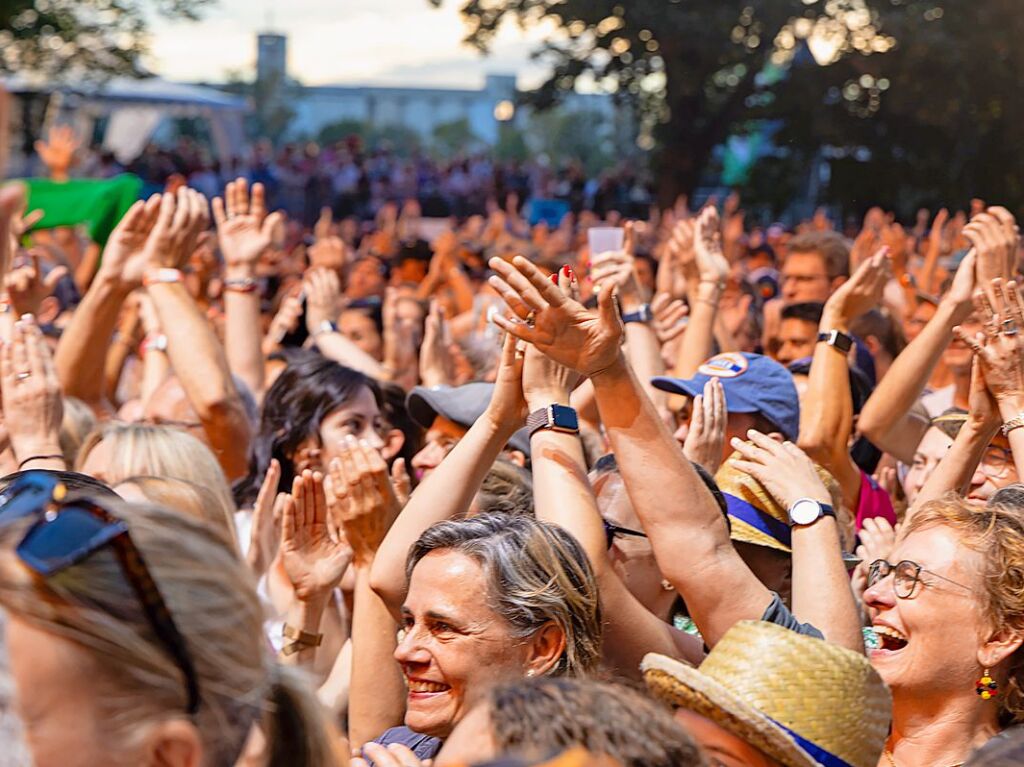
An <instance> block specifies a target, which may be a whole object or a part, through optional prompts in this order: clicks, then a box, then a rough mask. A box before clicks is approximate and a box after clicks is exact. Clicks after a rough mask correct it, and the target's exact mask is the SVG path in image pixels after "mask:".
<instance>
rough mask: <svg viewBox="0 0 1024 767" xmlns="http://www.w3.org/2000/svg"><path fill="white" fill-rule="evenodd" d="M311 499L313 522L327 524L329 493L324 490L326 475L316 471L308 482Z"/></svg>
mask: <svg viewBox="0 0 1024 767" xmlns="http://www.w3.org/2000/svg"><path fill="white" fill-rule="evenodd" d="M307 487H308V488H309V499H310V502H311V504H312V507H313V514H312V519H313V524H315V525H326V524H327V495H326V493H325V492H324V475H323V474H321V473H320V472H319V471H314V472H313V476H312V477H311V481H310V482H308V483H307Z"/></svg>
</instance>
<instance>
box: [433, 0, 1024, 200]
mask: <svg viewBox="0 0 1024 767" xmlns="http://www.w3.org/2000/svg"><path fill="white" fill-rule="evenodd" d="M430 1H431V2H433V3H434V4H438V0H430ZM1018 4H1019V3H1018V2H1015V0H984V2H978V1H977V0H744V1H743V2H737V3H732V2H727V1H723V0H629V1H628V2H626V0H467V2H465V3H464V4H463V6H462V8H461V12H462V16H463V19H464V21H465V23H466V29H467V33H466V41H467V42H468V43H470V44H472V45H474V46H476V47H477V48H479V49H480V50H481V51H486V50H487V49H488V47H489V45H490V44H491V42H492V41H493V38H494V35H495V34H496V32H497V30H498V29H499V27H500V26H501V24H502V23H504V22H506V21H514V22H517V23H520V24H524V25H530V24H537V23H541V22H542V21H546V22H553V23H554V24H555V25H556V26H557V28H558V30H559V32H558V34H555V35H552V36H551V37H550V39H548V40H547V41H546V42H545V43H544V44H543V45H542V46H541V47H540V48H539V50H537V51H536V52H535V55H536V57H538V58H539V59H541V60H543V61H546V62H548V63H549V64H550V65H551V75H550V77H549V78H548V80H547V82H546V83H545V84H544V85H543V86H542V87H541V88H540V89H539V91H537V92H536V93H534V94H530V99H531V100H532V101H533V102H535V103H537V104H538V105H541V106H544V105H548V104H552V103H554V102H555V101H557V100H558V98H559V97H560V96H561V95H562V94H564V93H565V92H567V91H569V90H571V89H573V88H575V87H577V86H578V85H580V84H584V83H585V84H587V85H588V86H589V87H597V88H600V89H604V90H606V91H608V92H610V93H612V94H613V95H614V97H615V98H616V99H618V100H619V101H620V102H621V103H622V104H623V106H629V107H630V108H632V109H634V110H635V111H636V114H637V118H638V121H639V127H640V131H639V133H640V135H639V138H638V141H639V142H640V144H641V146H643V147H645V148H651V149H653V150H654V161H653V163H652V167H653V168H655V169H656V171H657V183H658V192H659V198H660V199H661V200H662V202H666V203H667V202H669V201H671V200H672V199H674V197H675V196H676V195H677V194H679V193H688V192H690V191H692V190H693V189H694V188H695V187H696V186H697V185H698V183H699V182H700V180H701V177H702V174H703V173H704V172H705V170H706V169H707V167H708V165H709V162H710V161H711V158H712V156H713V152H714V150H715V148H716V147H717V146H720V145H721V144H722V143H723V142H724V141H725V140H726V139H727V138H728V137H729V136H731V135H734V134H736V133H742V132H744V131H749V130H751V129H752V124H755V121H764V120H772V119H775V120H778V121H779V122H780V123H781V126H782V127H781V130H780V131H779V132H778V133H777V135H776V136H775V141H776V144H777V145H778V146H781V147H783V150H784V151H783V152H781V153H776V155H775V156H773V157H772V158H769V160H770V161H769V162H768V165H769V166H773V167H774V168H775V169H776V170H778V169H779V166H780V164H781V165H782V166H786V164H787V161H789V162H806V161H807V159H808V158H810V157H813V156H814V155H815V154H816V153H817V152H820V151H821V150H822V149H823V148H827V149H828V151H829V152H830V153H831V155H834V156H835V158H836V159H835V162H833V163H832V164H833V165H834V167H835V170H836V175H835V177H834V178H833V183H832V184H831V185H830V186H829V190H830V191H831V192H832V193H835V192H837V191H838V190H842V191H844V192H850V191H853V190H855V189H856V185H857V184H865V183H867V184H876V185H877V184H879V183H883V179H884V183H891V184H893V185H894V186H892V187H890V188H889V189H888V190H886V191H887V193H890V194H891V196H892V197H893V198H897V197H899V198H900V201H902V202H905V203H907V204H910V200H911V199H912V198H922V199H923V198H926V197H929V196H939V195H942V194H950V193H952V192H953V190H958V191H959V192H960V194H961V195H962V194H963V193H964V191H965V189H967V188H971V189H978V190H979V192H980V191H981V188H984V189H991V190H992V191H991V194H994V195H995V194H998V195H1001V196H1003V197H1004V198H1012V199H1015V200H1018V201H1019V200H1022V199H1024V195H1022V191H1021V190H1020V189H1019V188H1017V187H1018V183H1017V181H1016V178H1018V177H1019V175H1020V174H1019V173H1017V172H1016V169H1015V170H1014V172H1013V173H1008V172H1007V168H1006V166H1005V164H1002V163H1000V162H999V161H998V160H996V161H994V162H993V158H994V157H996V156H997V155H999V156H1001V155H1002V154H1003V153H1005V152H1006V150H1007V148H1008V147H1010V146H1013V147H1016V146H1017V145H1018V144H1019V143H1020V141H1019V139H1017V138H1016V136H1015V135H1014V131H1013V129H1012V127H1011V126H1013V127H1015V125H1016V124H1017V123H1018V121H1017V120H1016V119H1013V118H1014V117H1015V116H1016V115H1017V113H1018V112H1020V110H1021V109H1024V107H1022V106H1021V104H1020V99H1019V98H1018V97H1019V96H1020V95H1021V85H1020V84H1019V81H1018V80H1017V75H1016V73H1017V72H1019V71H1021V67H1020V64H1021V63H1022V62H1021V61H1020V59H1021V57H1022V55H1024V54H1022V53H1021V52H1020V49H1019V46H1017V45H1015V44H1014V40H1019V39H1020V34H1021V32H1022V25H1024V21H1022V18H1021V15H1020V13H1019V8H1018V7H1017V5H1018ZM780 154H781V156H780ZM1017 155H1018V156H1020V153H1017ZM880 174H883V175H880ZM936 174H939V175H938V176H937V175H936ZM943 174H944V175H943ZM762 176H763V174H762ZM762 181H763V177H762ZM752 183H754V182H753V181H752ZM897 189H903V190H909V191H902V192H900V193H899V194H897V193H896V190H897ZM877 193H878V192H877V191H876V192H875V194H876V195H877ZM865 194H867V190H865Z"/></svg>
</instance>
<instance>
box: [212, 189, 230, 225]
mask: <svg viewBox="0 0 1024 767" xmlns="http://www.w3.org/2000/svg"><path fill="white" fill-rule="evenodd" d="M213 220H214V222H216V224H217V229H221V228H223V227H224V223H225V222H226V221H227V220H228V217H227V213H225V212H224V199H223V198H221V197H214V198H213Z"/></svg>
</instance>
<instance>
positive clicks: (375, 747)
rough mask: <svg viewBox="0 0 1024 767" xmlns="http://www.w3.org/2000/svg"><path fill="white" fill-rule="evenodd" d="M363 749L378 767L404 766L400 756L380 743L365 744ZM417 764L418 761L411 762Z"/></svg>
mask: <svg viewBox="0 0 1024 767" xmlns="http://www.w3.org/2000/svg"><path fill="white" fill-rule="evenodd" d="M363 751H364V752H365V753H366V755H367V756H368V757H370V759H372V760H373V763H374V764H375V765H376V767H404V765H403V764H402V763H401V762H400V761H399V760H398V757H396V756H395V755H394V754H392V753H391V752H390V751H388V749H386V748H384V746H382V745H380V744H379V743H367V744H366V745H364V746H363ZM415 764H416V762H412V763H411V765H415Z"/></svg>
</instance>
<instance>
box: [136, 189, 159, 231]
mask: <svg viewBox="0 0 1024 767" xmlns="http://www.w3.org/2000/svg"><path fill="white" fill-rule="evenodd" d="M163 203H164V196H163V195H162V194H154V195H150V197H149V199H148V200H146V204H145V205H144V206H143V209H142V213H143V215H142V219H141V220H140V222H139V225H140V228H139V231H140V232H149V231H150V230H152V229H153V227H154V226H156V222H157V220H158V219H159V218H160V210H161V209H162V207H163Z"/></svg>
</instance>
